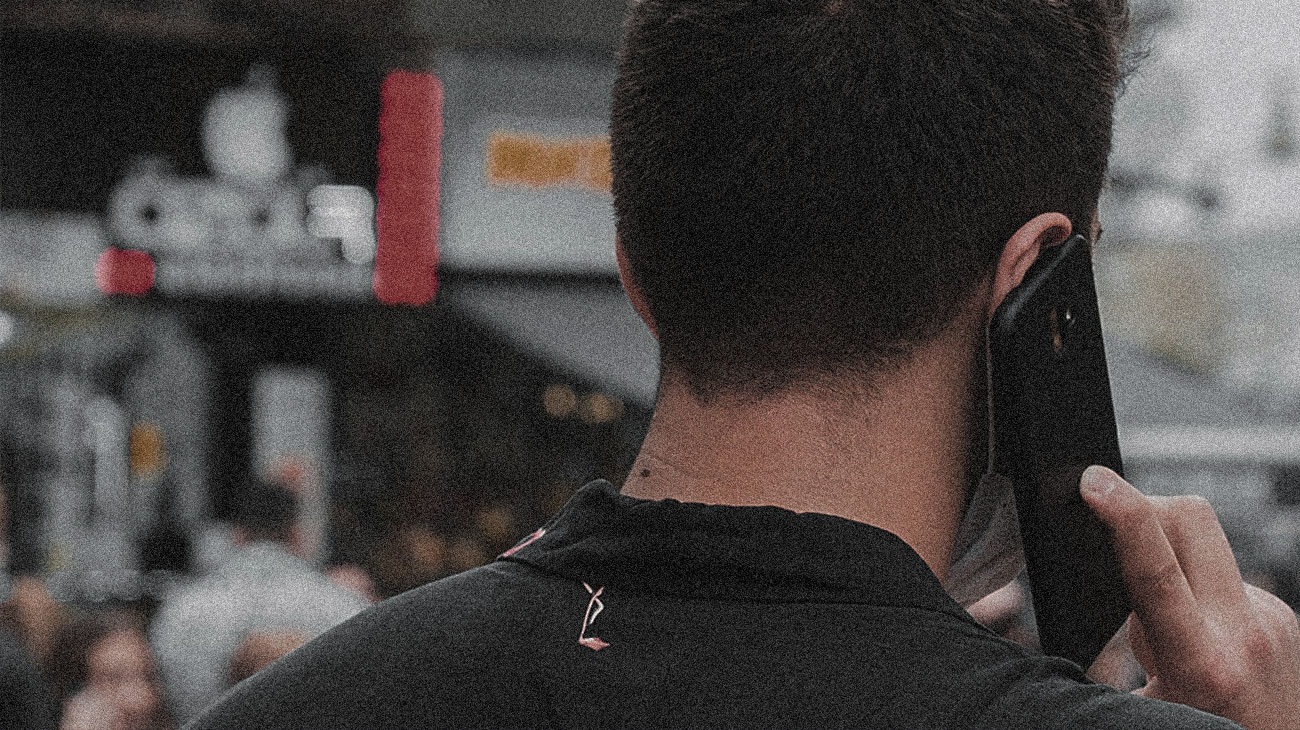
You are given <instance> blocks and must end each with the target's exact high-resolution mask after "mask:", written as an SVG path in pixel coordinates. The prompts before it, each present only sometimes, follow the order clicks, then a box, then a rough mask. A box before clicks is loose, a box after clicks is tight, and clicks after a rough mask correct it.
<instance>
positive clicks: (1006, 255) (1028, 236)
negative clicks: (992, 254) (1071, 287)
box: [986, 213, 1072, 318]
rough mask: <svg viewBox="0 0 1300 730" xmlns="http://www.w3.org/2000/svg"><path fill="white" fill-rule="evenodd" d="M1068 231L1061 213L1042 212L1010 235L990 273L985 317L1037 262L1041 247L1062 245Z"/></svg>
mask: <svg viewBox="0 0 1300 730" xmlns="http://www.w3.org/2000/svg"><path fill="white" fill-rule="evenodd" d="M1071 230H1072V228H1071V225H1070V219H1069V218H1067V217H1065V215H1063V214H1061V213H1042V214H1040V215H1037V216H1035V217H1034V218H1033V220H1031V221H1029V222H1028V223H1026V224H1024V225H1023V226H1021V227H1020V230H1018V231H1016V232H1015V233H1013V234H1011V238H1009V239H1007V244H1006V246H1005V247H1003V249H1002V256H1001V258H999V259H998V268H997V270H996V271H995V272H994V274H993V296H992V297H991V298H990V300H989V309H988V312H987V313H986V316H987V317H988V318H992V317H993V313H994V312H995V311H997V308H998V306H999V305H1000V304H1002V300H1003V299H1006V297H1007V294H1009V293H1011V290H1012V289H1015V288H1016V287H1017V286H1019V285H1020V282H1021V281H1023V280H1024V278H1025V272H1027V271H1029V267H1030V266H1033V265H1034V262H1035V261H1037V260H1038V254H1039V252H1040V251H1042V249H1044V248H1051V247H1052V246H1057V245H1060V244H1062V243H1064V242H1065V240H1066V239H1067V238H1069V237H1070V232H1071Z"/></svg>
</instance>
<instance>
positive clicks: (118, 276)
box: [95, 246, 154, 297]
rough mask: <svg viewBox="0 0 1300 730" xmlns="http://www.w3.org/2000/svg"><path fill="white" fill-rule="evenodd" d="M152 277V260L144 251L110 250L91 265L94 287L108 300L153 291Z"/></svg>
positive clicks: (114, 247) (141, 294)
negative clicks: (107, 297)
mask: <svg viewBox="0 0 1300 730" xmlns="http://www.w3.org/2000/svg"><path fill="white" fill-rule="evenodd" d="M153 276H154V263H153V257H152V256H150V255H149V254H148V253H146V252H144V251H135V250H133V249H129V248H117V247H116V246H110V247H109V248H106V249H104V252H103V253H101V254H100V255H99V260H97V261H96V262H95V286H97V287H99V290H100V291H101V292H103V293H104V294H107V295H110V296H111V295H114V294H125V295H127V296H132V297H139V296H144V295H145V294H148V293H149V290H150V289H152V288H153Z"/></svg>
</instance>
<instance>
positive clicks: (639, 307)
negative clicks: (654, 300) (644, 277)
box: [614, 233, 659, 340]
mask: <svg viewBox="0 0 1300 730" xmlns="http://www.w3.org/2000/svg"><path fill="white" fill-rule="evenodd" d="M614 254H615V256H617V257H618V278H619V280H620V281H622V282H623V291H625V292H627V298H628V299H630V300H632V308H633V309H635V310H636V313H637V314H639V315H641V321H642V322H645V324H646V326H647V327H649V328H650V334H651V335H652V336H653V337H654V338H655V339H656V340H657V339H659V330H658V329H656V328H655V320H654V317H652V316H650V307H648V306H646V303H645V296H643V295H642V294H641V287H639V286H637V283H636V279H635V278H633V277H632V269H631V267H629V266H628V265H627V254H625V253H623V242H622V241H621V240H619V237H618V234H617V233H616V234H614Z"/></svg>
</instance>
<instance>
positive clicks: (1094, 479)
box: [1079, 466, 1118, 497]
mask: <svg viewBox="0 0 1300 730" xmlns="http://www.w3.org/2000/svg"><path fill="white" fill-rule="evenodd" d="M1117 478H1118V477H1117V476H1116V475H1115V472H1113V471H1111V470H1110V469H1107V468H1106V467H1104V466H1090V467H1088V468H1087V469H1085V470H1084V471H1083V478H1082V479H1080V480H1079V486H1080V488H1081V491H1082V492H1083V496H1085V497H1104V496H1106V495H1107V494H1110V493H1111V490H1113V489H1115V484H1116V481H1115V480H1116V479H1117Z"/></svg>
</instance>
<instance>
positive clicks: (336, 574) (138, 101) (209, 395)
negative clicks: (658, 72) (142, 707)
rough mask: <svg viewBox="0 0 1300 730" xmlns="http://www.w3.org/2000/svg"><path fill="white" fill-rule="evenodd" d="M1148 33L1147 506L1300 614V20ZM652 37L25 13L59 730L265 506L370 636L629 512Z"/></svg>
mask: <svg viewBox="0 0 1300 730" xmlns="http://www.w3.org/2000/svg"><path fill="white" fill-rule="evenodd" d="M1133 9H1134V15H1135V20H1136V23H1135V29H1134V37H1133V40H1134V43H1135V45H1137V46H1145V47H1149V49H1150V53H1149V55H1148V57H1147V58H1146V60H1145V61H1144V62H1143V63H1142V65H1141V67H1140V68H1139V70H1138V71H1137V73H1136V75H1135V76H1134V77H1133V78H1132V79H1131V80H1130V82H1129V83H1128V85H1127V88H1126V89H1125V92H1124V95H1123V96H1122V98H1121V101H1120V102H1119V105H1118V108H1117V120H1116V147H1115V152H1114V156H1113V161H1112V181H1111V184H1110V186H1109V188H1108V190H1107V191H1106V194H1105V197H1104V200H1103V203H1102V226H1103V228H1105V231H1106V233H1105V237H1104V239H1103V245H1102V246H1101V247H1100V249H1099V250H1098V252H1097V256H1096V262H1095V265H1096V269H1097V278H1098V288H1099V293H1100V296H1101V300H1102V301H1101V307H1102V314H1103V318H1104V319H1105V321H1106V327H1107V335H1108V337H1109V338H1110V339H1109V341H1108V357H1109V359H1110V364H1111V376H1112V381H1113V388H1114V394H1115V402H1116V409H1117V412H1118V417H1119V420H1120V436H1121V441H1122V445H1123V448H1124V454H1125V460H1126V466H1127V472H1128V476H1129V477H1130V478H1131V479H1132V480H1133V481H1134V482H1135V483H1136V484H1138V485H1139V486H1140V487H1142V488H1144V489H1145V490H1147V491H1148V492H1154V493H1188V492H1190V493H1199V494H1203V495H1205V496H1206V497H1208V498H1209V499H1210V500H1211V501H1212V502H1213V503H1214V505H1215V507H1216V508H1217V510H1218V512H1219V514H1220V517H1221V519H1222V521H1223V522H1224V524H1225V527H1226V529H1227V530H1228V532H1229V537H1230V539H1231V541H1232V542H1233V544H1234V546H1235V548H1236V549H1237V551H1238V555H1239V559H1240V561H1241V564H1242V568H1243V571H1245V572H1246V573H1247V574H1248V575H1249V577H1250V579H1251V580H1252V581H1254V582H1257V583H1259V584H1260V585H1265V586H1266V587H1269V588H1270V589H1272V590H1274V591H1275V592H1277V593H1278V594H1279V595H1281V596H1282V597H1283V598H1285V599H1287V600H1288V601H1290V602H1291V603H1292V605H1293V606H1294V605H1297V602H1298V601H1300V581H1298V580H1297V567H1298V566H1300V307H1298V306H1297V305H1300V245H1297V244H1300V205H1297V203H1300V96H1297V94H1298V93H1300V86H1298V85H1300V6H1296V5H1294V4H1291V3H1286V2H1283V1H1282V0H1239V1H1238V2H1235V3H1231V4H1222V3H1212V2H1209V1H1208V0H1196V1H1193V0H1143V1H1138V0H1133ZM623 10H624V3H623V0H535V1H534V2H529V3H517V2H508V1H507V0H474V1H472V2H457V3H453V2H449V1H447V0H372V1H370V2H347V1H345V0H264V1H254V0H106V1H103V2H86V1H83V0H27V1H26V2H23V3H6V4H5V5H4V6H3V8H0V20H2V21H3V38H2V42H0V489H2V490H3V495H4V497H3V508H0V513H3V514H4V515H5V520H4V523H3V524H4V525H5V526H6V528H7V529H6V536H7V539H6V541H5V543H6V544H7V549H6V550H5V551H4V552H3V553H0V554H4V555H5V556H6V557H5V558H4V562H5V563H6V565H7V569H6V571H4V572H5V573H6V574H7V575H8V576H9V577H8V578H7V579H6V581H7V582H6V585H5V586H3V591H4V593H3V595H4V596H7V597H8V600H7V602H6V604H5V605H6V607H7V613H6V614H4V615H0V618H5V617H7V622H8V624H9V625H10V627H11V631H12V633H13V634H14V635H15V636H16V637H18V638H19V639H21V640H22V643H23V647H25V648H24V649H23V650H24V651H25V652H26V655H27V656H28V658H29V659H30V661H31V662H32V663H34V664H35V665H36V666H37V667H38V668H39V669H40V670H41V671H43V672H45V674H46V675H50V674H56V675H57V674H59V673H60V672H63V673H64V674H63V675H60V676H64V677H65V679H64V680H60V681H56V682H55V683H54V684H55V685H56V691H55V692H54V694H55V697H54V699H53V700H52V704H53V706H55V707H56V714H57V711H58V709H63V710H65V712H64V713H63V714H64V715H65V717H64V721H65V725H66V724H67V722H68V720H67V715H68V712H69V711H67V708H68V707H69V706H70V705H69V703H70V701H71V700H73V699H75V698H79V697H80V698H83V699H84V697H85V692H84V691H81V690H84V689H85V688H86V687H91V686H93V685H94V682H93V681H91V680H90V679H87V676H86V673H87V672H88V671H89V667H90V666H91V664H92V662H90V659H91V657H90V656H89V654H90V653H93V652H91V650H90V649H89V648H86V647H87V646H89V645H88V644H87V643H86V641H82V642H81V644H82V649H83V650H82V655H81V656H80V657H74V658H73V659H71V660H66V661H65V660H59V659H58V657H57V656H55V655H57V654H58V652H57V651H56V650H55V648H54V647H55V646H56V645H59V642H60V641H63V643H64V644H67V637H68V636H69V635H70V634H69V632H70V631H71V629H70V628H69V627H70V626H75V627H80V629H79V630H81V631H82V634H80V635H83V636H86V635H89V634H86V631H89V629H88V628H87V627H88V626H92V625H93V626H98V627H99V632H100V634H101V635H109V634H112V632H113V631H117V634H113V635H115V636H117V637H118V639H120V641H118V642H117V644H113V646H115V647H118V648H119V649H120V648H121V647H122V646H127V645H128V644H130V641H128V640H127V639H123V638H122V637H124V636H128V637H129V636H137V637H140V636H145V635H147V634H149V632H151V631H153V630H154V629H152V628H151V624H152V622H153V621H154V618H155V616H156V615H157V612H158V610H159V606H160V605H163V604H165V603H166V601H168V600H170V597H171V596H173V595H174V594H175V593H177V592H178V591H179V592H183V591H184V590H185V589H186V588H187V587H189V586H192V585H193V584H196V583H201V582H202V581H203V580H204V579H205V576H206V577H210V576H211V575H214V574H217V573H219V572H220V571H221V569H222V568H221V566H223V565H229V564H230V561H232V560H233V559H235V558H236V557H237V556H238V555H239V554H240V551H241V550H242V549H243V547H244V546H245V543H246V542H247V541H246V540H241V539H240V534H242V533H240V532H239V529H238V528H239V526H240V524H241V523H239V518H238V515H239V513H240V509H241V504H243V503H244V501H246V500H245V497H246V495H247V494H248V493H249V486H248V485H250V484H254V483H264V484H272V485H277V486H279V487H281V488H283V489H285V490H287V491H289V492H290V493H291V494H293V495H294V499H295V500H296V505H297V508H296V509H297V511H296V513H295V514H296V517H295V529H296V530H297V532H296V533H295V534H297V535H298V539H296V540H295V542H294V546H293V550H292V552H293V553H294V554H295V555H297V556H298V558H300V559H301V560H302V561H303V563H304V564H305V565H307V566H309V567H310V569H311V570H313V571H316V572H317V573H319V574H320V575H329V576H330V580H331V581H332V582H333V583H334V584H336V585H338V586H342V587H344V588H346V589H347V590H350V591H353V592H354V593H355V594H357V595H360V596H363V597H364V598H365V599H366V600H374V599H377V598H383V597H387V596H391V595H394V594H396V593H398V592H401V591H403V590H406V589H409V588H412V587H414V586H417V585H420V584H421V583H424V582H426V581H428V580H430V579H433V578H437V577H440V576H443V575H447V574H450V573H454V572H458V571H460V570H464V569H466V568H469V567H473V566H474V565H477V564H480V563H483V562H486V561H488V560H489V559H491V558H492V557H493V556H495V555H497V554H498V553H500V552H501V551H502V550H504V549H506V548H508V547H509V546H510V545H511V544H513V543H514V542H516V541H517V540H519V539H520V538H521V537H523V536H524V535H526V534H528V533H529V532H531V531H532V530H533V529H535V528H536V527H537V526H539V525H540V524H542V522H544V521H545V519H546V518H547V517H548V516H549V515H550V514H552V513H553V512H554V511H556V510H557V509H558V508H559V507H560V505H562V504H563V503H564V501H565V500H566V499H567V498H568V496H569V495H570V494H571V493H572V492H573V491H574V490H575V489H576V488H578V487H579V486H581V485H582V484H583V483H585V482H586V481H588V480H590V479H593V478H598V477H599V478H606V479H609V480H611V481H614V482H616V483H618V482H621V480H622V478H623V476H624V475H625V473H626V470H627V469H628V468H629V466H630V464H631V461H632V458H633V457H634V456H635V454H636V450H637V448H638V447H639V445H640V440H641V438H642V436H643V434H644V431H645V428H646V425H647V423H648V418H649V413H650V409H651V407H652V405H653V400H654V393H655V385H656V377H657V358H656V350H655V344H654V341H653V340H652V339H651V337H650V335H649V333H648V332H647V331H646V330H645V328H644V326H643V325H642V324H641V323H640V321H639V320H638V319H637V318H636V315H635V313H634V312H633V311H632V309H631V307H630V305H628V304H627V302H626V301H625V299H624V297H623V294H622V290H621V288H620V287H619V284H618V280H617V271H616V265H615V260H614V252H613V245H612V244H613V235H614V227H613V213H612V207H611V203H610V197H609V192H608V186H609V181H608V156H609V147H608V140H607V137H606V125H607V116H608V109H607V106H608V97H609V93H610V89H611V86H612V82H613V78H614V74H615V52H616V49H617V45H618V42H619V38H620V24H621V20H622V15H623ZM386 215H387V219H388V220H393V221H401V222H403V224H402V226H401V229H402V231H405V232H406V233H400V232H393V231H392V230H386V229H385V226H384V223H383V221H384V219H385V216H386ZM377 219H378V220H379V221H380V224H379V225H378V226H377V225H376V220H377ZM254 491H255V490H254ZM43 616H45V617H48V616H58V617H60V618H59V619H58V620H54V619H48V620H45V619H42V618H40V617H43ZM33 617H35V618H33ZM106 617H107V618H106ZM105 627H108V628H105ZM304 630H305V629H304ZM105 632H108V633H105ZM124 632H125V633H124ZM132 632H134V633H132ZM154 638H155V639H156V637H154ZM76 643H77V642H73V644H74V645H76ZM272 643H274V642H272ZM141 646H143V648H141ZM137 648H138V649H139V651H135V652H134V654H133V653H132V650H128V649H121V650H120V651H119V654H121V655H122V656H127V655H134V656H137V658H138V657H139V655H140V653H141V652H145V653H147V649H148V647H147V645H139V642H137ZM156 648H157V641H156V640H155V649H156ZM244 648H247V647H244ZM106 651H107V650H106ZM0 653H2V652H0ZM74 653H75V652H74ZM155 653H156V651H155ZM60 661H64V665H60V664H59V662H60ZM69 661H70V662H71V666H73V667H74V668H73V669H68V668H67V666H66V665H67V662H69ZM150 661H152V659H151V660H150ZM78 662H79V664H78ZM163 663H164V664H166V661H165V660H164V662H163ZM61 666H62V667H63V668H60V667H61ZM75 667H80V669H76V668H75ZM141 671H142V672H143V675H142V676H147V677H153V678H154V680H157V679H158V674H159V672H158V671H157V670H155V669H148V670H147V671H146V670H141ZM169 671H170V673H171V676H169ZM177 671H179V670H168V669H167V668H166V667H165V666H164V667H163V669H162V672H161V674H162V679H163V680H167V681H168V682H173V681H174V680H175V677H176V676H178V675H177V674H176V672H177ZM77 672H80V674H78V673H77ZM68 677H71V679H68ZM154 680H150V681H154ZM60 682H62V683H60ZM163 684H167V682H163ZM58 687H62V688H63V689H58ZM155 690H156V691H155ZM155 690H151V691H155V694H156V695H157V697H159V698H162V699H159V700H158V701H157V702H156V703H155V704H158V705H159V706H160V707H163V708H166V705H167V702H168V700H166V695H167V694H168V692H169V690H168V689H167V688H166V687H164V686H162V684H160V685H159V686H158V687H156V688H155ZM141 691H143V690H139V691H137V694H139V692H141ZM79 692H80V693H79ZM111 694H112V692H108V691H105V692H103V693H101V695H102V696H109V695H111ZM119 694H120V693H119ZM101 699H102V698H101ZM92 704H93V703H89V701H86V702H82V703H81V704H80V705H77V704H76V703H72V710H74V711H75V712H73V715H77V713H80V715H79V716H85V717H92V716H96V712H98V710H94V709H93V707H92ZM137 704H138V703H137ZM87 707H91V709H89V710H88V709H86V708H87ZM95 707H97V705H96V706H95ZM124 707H125V705H124ZM104 712H109V711H108V710H104ZM117 712H118V713H119V715H120V716H122V717H125V716H127V715H129V714H130V712H129V711H128V709H122V708H119V710H117ZM101 714H102V713H101ZM144 715H149V713H148V712H145V713H144ZM184 715H185V711H184V710H179V709H172V710H171V711H170V712H161V711H160V712H158V713H155V714H153V715H150V717H151V718H152V719H150V720H148V722H149V723H153V724H154V725H157V726H165V725H166V724H167V723H168V722H175V721H178V720H183V719H184ZM142 716H143V715H142ZM141 722H142V723H143V722H144V721H141ZM92 725H93V723H92ZM154 725H148V724H141V726H154ZM87 726H91V725H87Z"/></svg>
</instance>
